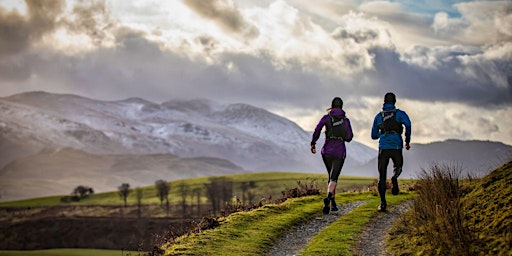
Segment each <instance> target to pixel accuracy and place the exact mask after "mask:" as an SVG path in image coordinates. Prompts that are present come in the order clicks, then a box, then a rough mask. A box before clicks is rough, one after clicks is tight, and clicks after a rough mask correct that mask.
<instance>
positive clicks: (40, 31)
mask: <svg viewBox="0 0 512 256" xmlns="http://www.w3.org/2000/svg"><path fill="white" fill-rule="evenodd" d="M26 5H27V16H23V15H21V14H19V13H18V12H17V11H6V10H5V9H3V8H1V7H0V57H6V56H12V55H14V54H17V53H19V52H21V51H23V50H25V49H27V48H28V47H29V46H30V45H31V44H32V43H33V42H35V41H38V40H40V39H41V37H42V36H43V35H44V34H45V33H48V32H50V31H52V30H53V29H54V28H55V26H56V21H57V19H58V16H59V15H60V14H61V13H62V11H63V9H64V1H43V0H42V1H37V0H32V1H30V0H27V1H26Z"/></svg>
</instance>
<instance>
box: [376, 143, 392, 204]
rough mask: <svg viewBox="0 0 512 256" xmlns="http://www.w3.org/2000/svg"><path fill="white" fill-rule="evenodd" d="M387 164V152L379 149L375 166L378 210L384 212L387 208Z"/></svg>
mask: <svg viewBox="0 0 512 256" xmlns="http://www.w3.org/2000/svg"><path fill="white" fill-rule="evenodd" d="M388 164H389V150H387V149H381V150H379V156H378V158H377V165H378V169H379V184H378V190H379V195H380V204H381V205H380V206H379V210H382V211H385V210H386V207H387V202H386V178H387V169H388Z"/></svg>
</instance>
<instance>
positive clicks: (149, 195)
mask: <svg viewBox="0 0 512 256" xmlns="http://www.w3.org/2000/svg"><path fill="white" fill-rule="evenodd" d="M222 177H227V178H231V179H233V182H234V185H233V186H234V187H233V191H234V195H235V196H239V197H241V189H240V183H241V182H249V181H254V182H255V183H256V186H257V187H256V188H254V192H255V193H256V195H257V197H256V198H257V199H258V200H259V199H260V198H262V197H265V198H268V196H272V198H273V199H276V198H279V197H280V196H281V191H283V190H285V189H286V188H292V187H296V186H297V181H301V182H302V183H308V184H309V183H311V182H312V181H316V183H317V184H318V185H319V187H320V188H321V189H322V191H324V190H325V189H324V188H325V187H326V179H327V174H308V173H286V172H266V173H247V174H233V175H225V176H222ZM209 179H210V177H201V178H191V179H185V180H177V181H172V182H170V183H169V184H170V187H171V190H170V193H169V201H170V203H171V204H177V203H179V201H180V200H181V195H180V192H179V191H178V186H179V185H178V184H180V183H184V184H185V185H186V186H187V187H188V188H189V191H192V190H193V189H194V188H201V189H204V184H207V183H209V182H210V181H209ZM373 180H374V179H373V178H367V177H349V176H341V177H340V183H339V185H338V189H339V190H342V189H352V188H356V187H362V186H367V185H369V184H371V183H372V182H373ZM119 185H121V184H119ZM93 189H94V187H93ZM115 189H116V188H114V191H112V192H106V193H98V194H93V195H91V196H88V197H87V198H85V199H82V200H81V201H80V202H72V203H62V202H61V201H60V198H61V197H62V196H51V197H41V198H33V199H27V200H19V201H12V202H2V203H0V207H36V206H54V205H122V204H123V203H124V202H123V200H121V198H120V197H119V194H118V192H117V190H115ZM141 189H142V192H143V196H142V203H143V204H145V205H148V204H160V200H159V198H158V197H157V196H156V194H157V193H156V188H155V186H146V187H142V188H141ZM190 193H191V192H190ZM191 194H192V193H191ZM189 197H190V196H189ZM201 201H202V202H203V203H204V202H207V198H206V197H204V196H203V197H202V198H201ZM127 202H128V204H129V205H135V204H136V203H137V200H136V193H135V191H134V190H132V192H131V193H130V194H129V196H128V200H127ZM194 202H195V201H194ZM256 203H257V202H256Z"/></svg>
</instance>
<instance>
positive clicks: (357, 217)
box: [164, 192, 413, 255]
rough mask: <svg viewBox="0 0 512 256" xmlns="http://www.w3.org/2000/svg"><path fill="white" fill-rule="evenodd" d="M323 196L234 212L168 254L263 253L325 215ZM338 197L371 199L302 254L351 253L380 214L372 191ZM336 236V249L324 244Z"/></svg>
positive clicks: (394, 201) (174, 246) (343, 200)
mask: <svg viewBox="0 0 512 256" xmlns="http://www.w3.org/2000/svg"><path fill="white" fill-rule="evenodd" d="M412 196H413V194H409V193H405V194H401V195H400V196H397V197H395V198H394V199H392V198H390V200H389V202H388V204H389V205H390V206H392V205H393V204H397V203H399V202H400V201H401V200H405V199H407V198H410V197H412ZM322 199H323V197H322V196H309V197H304V198H298V199H289V200H288V201H286V202H285V203H283V204H279V205H273V204H272V205H265V206H263V207H262V208H259V209H256V210H253V211H250V212H239V213H235V214H232V215H230V216H229V217H227V218H225V219H223V220H221V225H220V226H219V227H217V228H215V229H213V230H206V231H204V232H202V233H200V234H193V235H190V236H186V237H181V238H179V239H178V240H177V241H175V243H174V244H167V245H164V249H165V250H166V254H165V255H263V254H265V253H266V252H267V251H268V249H269V248H270V246H271V245H272V243H273V241H275V240H276V239H277V238H278V237H279V236H280V235H281V234H282V233H284V232H287V231H288V230H289V229H290V228H291V227H293V226H294V225H296V224H297V223H300V222H304V221H307V220H308V219H311V218H316V217H319V216H321V215H322V213H321V209H322ZM336 200H337V201H338V203H340V204H344V203H347V202H353V201H366V200H369V202H368V203H366V204H364V205H363V206H361V207H358V208H356V209H355V210H353V211H352V212H351V213H349V214H347V215H346V216H343V217H341V218H340V219H339V220H338V221H337V222H335V223H334V224H333V225H331V226H329V227H328V228H326V229H325V230H324V231H322V232H320V233H319V234H318V235H317V236H316V237H315V238H314V239H313V241H312V242H311V243H310V244H309V245H308V246H307V247H306V248H305V250H304V251H303V252H301V255H351V251H350V245H351V244H352V243H353V241H351V239H352V238H353V237H354V236H355V235H357V234H358V232H359V231H360V230H362V228H363V227H364V224H365V223H367V222H368V221H369V220H370V219H371V218H372V216H373V215H374V214H376V213H377V212H376V208H377V205H378V202H379V199H378V197H376V196H374V195H373V194H372V193H369V192H368V193H351V194H340V195H338V197H337V199H336ZM340 234H342V235H340ZM333 237H334V238H335V239H337V242H336V243H332V244H334V248H331V247H326V246H324V244H325V240H329V239H333ZM305 246H306V245H305ZM333 253H334V254H333Z"/></svg>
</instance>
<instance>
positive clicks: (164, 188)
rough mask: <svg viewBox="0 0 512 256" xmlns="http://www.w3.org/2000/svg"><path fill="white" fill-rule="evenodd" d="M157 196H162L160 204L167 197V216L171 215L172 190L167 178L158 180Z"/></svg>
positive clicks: (156, 184)
mask: <svg viewBox="0 0 512 256" xmlns="http://www.w3.org/2000/svg"><path fill="white" fill-rule="evenodd" d="M155 186H156V191H157V196H158V198H160V205H162V204H163V202H164V199H165V204H166V209H167V216H169V191H170V190H171V185H169V183H167V182H166V181H165V180H157V181H156V182H155Z"/></svg>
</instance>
